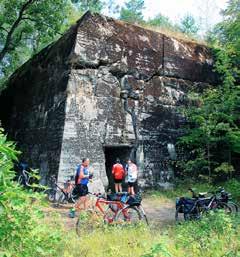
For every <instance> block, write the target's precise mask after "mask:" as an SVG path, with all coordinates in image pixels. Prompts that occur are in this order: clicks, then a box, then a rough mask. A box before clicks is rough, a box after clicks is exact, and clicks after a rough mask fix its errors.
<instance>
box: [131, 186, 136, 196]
mask: <svg viewBox="0 0 240 257" xmlns="http://www.w3.org/2000/svg"><path fill="white" fill-rule="evenodd" d="M131 195H135V192H134V187H131Z"/></svg>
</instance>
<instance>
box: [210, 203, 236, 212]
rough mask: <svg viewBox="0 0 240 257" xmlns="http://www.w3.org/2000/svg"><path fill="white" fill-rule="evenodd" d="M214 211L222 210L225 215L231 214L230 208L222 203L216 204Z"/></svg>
mask: <svg viewBox="0 0 240 257" xmlns="http://www.w3.org/2000/svg"><path fill="white" fill-rule="evenodd" d="M214 210H224V212H225V213H226V214H231V213H232V209H231V207H230V206H229V205H228V204H227V203H224V202H219V203H217V205H216V208H214Z"/></svg>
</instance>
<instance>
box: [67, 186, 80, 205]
mask: <svg viewBox="0 0 240 257" xmlns="http://www.w3.org/2000/svg"><path fill="white" fill-rule="evenodd" d="M75 188H76V187H74V188H73V190H72V192H71V193H70V197H69V198H70V201H71V202H72V203H75V202H76V201H77V200H78V198H79V193H78V192H77V190H76V189H75Z"/></svg>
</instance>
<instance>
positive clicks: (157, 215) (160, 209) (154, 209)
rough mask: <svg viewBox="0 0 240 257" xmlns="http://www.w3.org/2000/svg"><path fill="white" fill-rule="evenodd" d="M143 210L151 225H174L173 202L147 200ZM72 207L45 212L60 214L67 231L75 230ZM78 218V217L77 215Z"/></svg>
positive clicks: (48, 209)
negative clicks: (70, 214)
mask: <svg viewBox="0 0 240 257" xmlns="http://www.w3.org/2000/svg"><path fill="white" fill-rule="evenodd" d="M142 205H143V208H144V210H145V212H146V214H147V217H148V220H149V223H150V224H152V225H154V226H155V225H157V226H160V227H164V226H166V225H170V224H173V223H174V215H175V206H174V202H172V201H170V200H169V201H161V200H158V199H151V198H145V199H144V200H143V202H142ZM71 207H72V205H70V204H68V205H63V206H60V207H54V206H52V207H48V208H45V209H44V211H45V212H46V213H47V214H48V213H53V212H55V213H58V214H60V215H61V217H62V220H63V222H64V225H65V227H66V228H67V229H74V227H75V224H76V221H77V218H69V216H68V214H69V210H70V208H71ZM76 216H77V215H76Z"/></svg>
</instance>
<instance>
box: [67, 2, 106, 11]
mask: <svg viewBox="0 0 240 257" xmlns="http://www.w3.org/2000/svg"><path fill="white" fill-rule="evenodd" d="M72 3H74V4H75V5H76V6H77V8H78V9H79V11H80V12H81V13H82V14H83V13H84V12H86V11H91V12H98V13H100V12H101V11H102V9H103V7H104V5H105V3H104V2H103V1H101V0H72Z"/></svg>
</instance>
